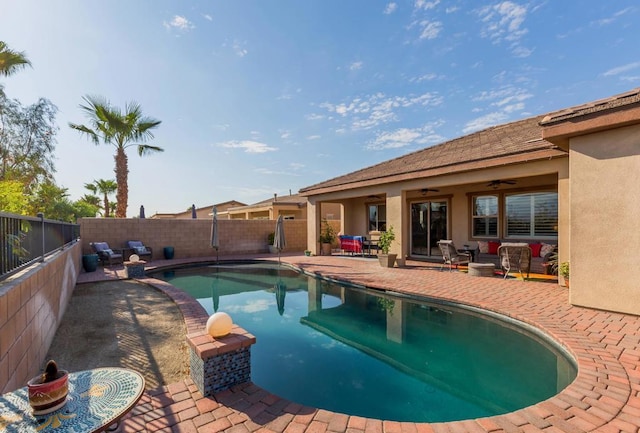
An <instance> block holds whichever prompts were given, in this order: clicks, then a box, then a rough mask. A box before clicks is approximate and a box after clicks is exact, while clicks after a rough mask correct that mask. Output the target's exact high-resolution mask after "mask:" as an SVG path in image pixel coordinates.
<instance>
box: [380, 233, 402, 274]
mask: <svg viewBox="0 0 640 433" xmlns="http://www.w3.org/2000/svg"><path fill="white" fill-rule="evenodd" d="M395 239H396V235H395V233H393V226H389V228H388V229H387V231H384V232H382V233H380V239H378V247H379V248H380V251H382V254H380V255H379V256H378V261H379V262H380V266H382V267H386V268H392V267H393V265H394V264H395V262H396V257H398V255H397V254H389V248H391V243H392V242H393V241H394V240H395Z"/></svg>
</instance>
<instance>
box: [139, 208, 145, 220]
mask: <svg viewBox="0 0 640 433" xmlns="http://www.w3.org/2000/svg"><path fill="white" fill-rule="evenodd" d="M140 218H145V216H144V206H142V205H140Z"/></svg>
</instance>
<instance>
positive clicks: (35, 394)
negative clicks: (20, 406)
mask: <svg viewBox="0 0 640 433" xmlns="http://www.w3.org/2000/svg"><path fill="white" fill-rule="evenodd" d="M27 388H28V390H29V404H30V405H31V407H32V408H33V414H34V415H44V414H46V413H49V412H53V411H54V410H58V409H60V408H61V407H62V406H64V404H65V403H66V402H67V394H68V393H69V372H67V371H66V370H59V371H58V377H57V378H56V379H54V380H52V381H50V382H46V383H42V376H36V377H34V378H33V379H31V380H30V381H29V382H27Z"/></svg>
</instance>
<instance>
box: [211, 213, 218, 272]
mask: <svg viewBox="0 0 640 433" xmlns="http://www.w3.org/2000/svg"><path fill="white" fill-rule="evenodd" d="M212 213H213V220H212V222H211V248H215V249H216V262H217V261H218V248H220V240H219V239H218V208H216V207H215V206H214V207H213V212H212Z"/></svg>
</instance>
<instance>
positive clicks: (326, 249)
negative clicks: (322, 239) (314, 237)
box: [321, 244, 331, 256]
mask: <svg viewBox="0 0 640 433" xmlns="http://www.w3.org/2000/svg"><path fill="white" fill-rule="evenodd" d="M321 252H322V255H323V256H330V255H331V244H322V245H321Z"/></svg>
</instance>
